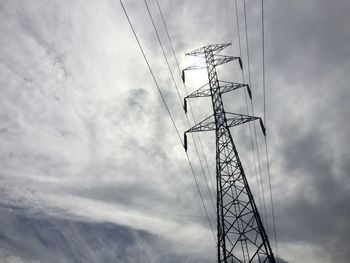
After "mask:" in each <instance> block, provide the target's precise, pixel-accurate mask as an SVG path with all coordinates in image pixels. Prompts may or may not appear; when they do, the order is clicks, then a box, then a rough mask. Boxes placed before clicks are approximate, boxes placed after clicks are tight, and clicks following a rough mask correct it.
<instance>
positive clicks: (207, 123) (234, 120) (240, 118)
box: [184, 112, 265, 150]
mask: <svg viewBox="0 0 350 263" xmlns="http://www.w3.org/2000/svg"><path fill="white" fill-rule="evenodd" d="M213 117H214V115H210V116H209V117H207V118H205V119H204V120H203V121H201V122H199V123H197V124H196V125H194V126H193V127H192V128H190V129H188V130H187V131H185V133H184V142H185V144H184V147H185V150H187V135H186V134H187V133H189V132H206V131H216V123H215V121H214V118H213ZM255 120H260V125H261V129H262V131H263V133H264V134H265V127H264V124H263V122H262V120H261V118H260V117H255V116H250V115H245V114H237V113H230V112H226V122H227V128H232V127H235V126H238V125H241V124H244V123H247V122H250V121H255Z"/></svg>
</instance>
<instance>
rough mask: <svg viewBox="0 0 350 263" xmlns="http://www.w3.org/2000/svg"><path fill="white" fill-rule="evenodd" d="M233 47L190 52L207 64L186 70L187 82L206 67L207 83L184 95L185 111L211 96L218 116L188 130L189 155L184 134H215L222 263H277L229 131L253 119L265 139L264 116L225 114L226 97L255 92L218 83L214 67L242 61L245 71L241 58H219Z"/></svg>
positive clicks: (223, 46) (237, 85) (209, 48)
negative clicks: (237, 92)
mask: <svg viewBox="0 0 350 263" xmlns="http://www.w3.org/2000/svg"><path fill="white" fill-rule="evenodd" d="M229 45H230V44H217V45H209V46H205V47H201V48H199V49H196V50H194V51H192V52H189V53H187V54H186V55H189V56H196V57H202V58H203V59H204V62H202V63H195V64H193V65H191V66H189V67H187V68H186V69H185V70H183V73H182V79H183V81H185V71H187V70H195V69H207V72H208V78H209V83H208V84H207V85H204V86H202V87H201V88H199V89H198V90H196V91H195V92H193V93H191V94H190V95H188V96H187V97H185V99H184V108H185V111H186V112H187V99H190V98H198V97H211V101H212V106H213V111H214V114H213V115H211V116H209V117H208V118H206V119H204V120H203V121H202V122H200V123H198V124H196V125H195V126H193V127H192V128H190V129H189V130H187V131H186V132H185V134H184V142H185V143H184V146H185V150H186V151H187V135H186V134H187V133H189V132H203V131H215V134H216V188H217V189H216V190H217V191H216V192H217V203H216V206H217V207H216V208H217V209H216V212H217V250H218V252H217V253H218V254H217V256H218V263H221V262H223V263H233V262H243V263H248V262H252V263H253V262H254V263H255V262H273V263H275V258H274V255H273V252H272V250H271V246H270V243H269V240H268V237H267V234H266V231H265V229H264V226H263V223H262V220H261V218H260V215H259V212H258V209H257V206H256V204H255V201H254V198H253V195H252V192H251V190H250V188H249V185H248V181H247V178H246V175H245V173H244V170H243V167H242V164H241V161H240V159H239V156H238V153H237V150H236V147H235V144H234V142H233V138H232V135H231V132H230V128H231V127H234V126H237V125H240V124H243V123H246V122H250V121H254V120H259V121H260V125H261V128H262V131H263V133H264V135H265V128H264V125H263V122H262V120H261V118H258V117H254V116H249V115H243V114H236V113H229V112H225V109H224V104H223V101H222V95H223V94H224V93H226V92H229V91H233V90H236V89H239V88H247V90H248V94H249V96H250V98H251V91H250V88H249V86H248V85H247V84H241V83H234V82H228V81H220V80H218V76H217V71H216V67H217V66H219V65H222V64H224V63H227V62H230V61H233V60H238V62H239V64H240V66H241V69H242V62H241V59H240V58H239V57H232V56H223V55H218V54H217V53H219V52H220V51H221V50H223V49H224V48H226V47H227V46H229ZM207 86H209V87H207ZM265 136H266V135H265Z"/></svg>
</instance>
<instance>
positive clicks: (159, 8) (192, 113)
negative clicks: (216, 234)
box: [156, 0, 215, 210]
mask: <svg viewBox="0 0 350 263" xmlns="http://www.w3.org/2000/svg"><path fill="white" fill-rule="evenodd" d="M156 3H157V6H158V10H159V13H160V16H161V18H162V22H163V25H164V28H165V32H166V35H167V37H168V40H169V43H170V46H171V50H172V53H173V56H174V58H175V61H176V65H177V68H178V70H179V74H180V75H181V68H180V65H179V61H178V59H177V56H176V53H175V49H174V45H173V43H172V40H171V37H170V34H169V30H168V27H167V25H166V22H165V18H164V16H163V12H162V9H161V7H160V4H159V2H158V0H156ZM182 83H183V82H182ZM183 87H184V89H185V93H186V95H188V91H187V87H186V85H185V83H183ZM180 102H181V104H182V101H180ZM182 105H183V104H182ZM188 105H189V108H190V112H191V116H192V118H193V121H194V123H197V121H196V118H195V116H194V112H193V109H192V104H191V103H190V101H188ZM186 119H187V122H188V124H189V125H190V122H189V119H188V116H187V115H186ZM192 138H193V142H194V145H195V149H196V152H197V155H198V158H199V160H200V157H199V152H198V148H197V144H196V140H195V139H194V136H193V134H192ZM198 140H199V145H200V147H201V150H202V153H203V157H204V161H205V165H206V168H207V172H208V177H209V179H210V182H211V185H212V188H213V190H214V189H215V186H214V183H213V179H212V177H211V176H210V169H209V165H208V160H207V157H206V154H205V151H204V147H203V143H202V139H201V137H200V134H199V133H198ZM200 163H201V160H200ZM203 174H205V173H204V171H203ZM214 210H215V205H214Z"/></svg>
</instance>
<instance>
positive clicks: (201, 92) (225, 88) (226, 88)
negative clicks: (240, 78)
mask: <svg viewBox="0 0 350 263" xmlns="http://www.w3.org/2000/svg"><path fill="white" fill-rule="evenodd" d="M208 86H209V83H207V84H204V85H203V86H202V87H200V88H199V89H197V90H196V91H194V92H192V93H191V94H190V95H188V96H186V97H185V98H184V109H185V112H187V99H193V98H200V97H211V90H210V88H209V87H208ZM244 87H245V88H247V91H248V95H249V98H250V99H252V93H251V90H250V87H249V85H248V84H242V83H235V82H230V81H223V80H219V86H218V88H219V92H220V93H221V94H224V93H227V92H230V91H233V90H236V89H240V88H244Z"/></svg>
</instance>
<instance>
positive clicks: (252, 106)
mask: <svg viewBox="0 0 350 263" xmlns="http://www.w3.org/2000/svg"><path fill="white" fill-rule="evenodd" d="M243 11H244V26H245V38H246V50H247V64H248V79H249V85H250V86H251V84H252V82H251V74H250V72H251V70H250V55H249V54H250V52H249V39H248V25H247V11H246V2H245V0H243ZM250 105H251V108H252V115H253V116H254V115H255V112H254V104H253V100H251V101H250ZM253 127H254V137H255V146H256V155H257V159H258V167H259V175H260V181H261V190H262V199H263V208H264V211H265V221H266V229H267V232H269V230H268V221H267V212H266V211H267V210H266V202H265V191H264V184H263V180H262V172H261V163H260V153H259V144H258V136H257V133H256V125H255V122H254V123H253Z"/></svg>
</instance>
